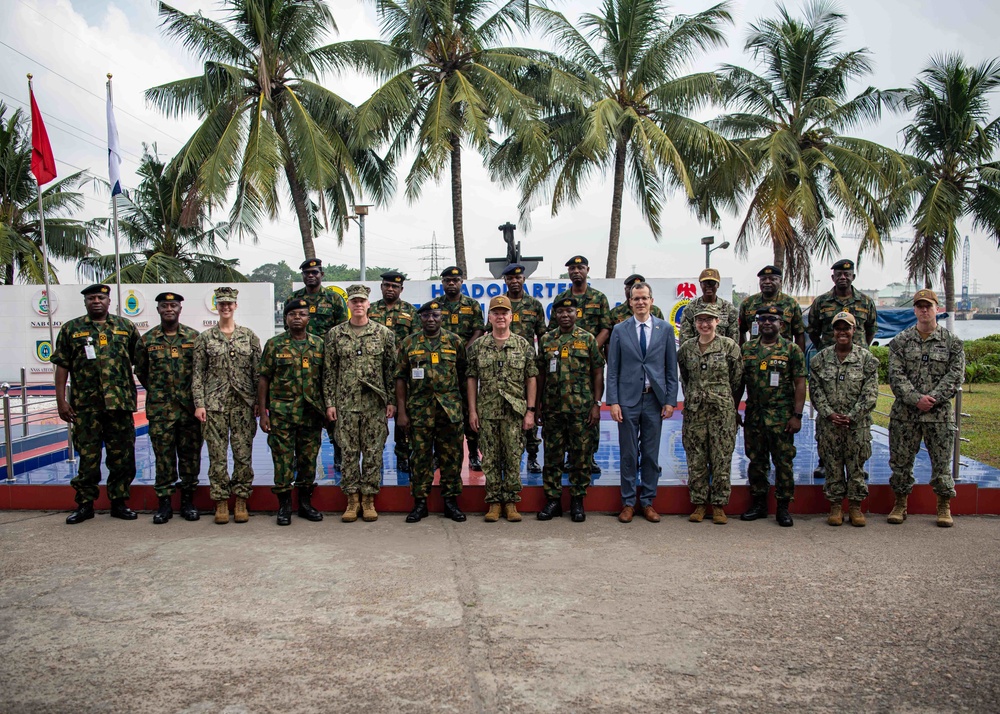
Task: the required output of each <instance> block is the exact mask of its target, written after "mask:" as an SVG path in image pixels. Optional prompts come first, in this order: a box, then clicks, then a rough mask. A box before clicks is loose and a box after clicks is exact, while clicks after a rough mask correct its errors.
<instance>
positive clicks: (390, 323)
mask: <svg viewBox="0 0 1000 714" xmlns="http://www.w3.org/2000/svg"><path fill="white" fill-rule="evenodd" d="M385 326H386V327H392V318H391V317H387V318H385Z"/></svg>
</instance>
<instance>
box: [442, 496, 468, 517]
mask: <svg viewBox="0 0 1000 714" xmlns="http://www.w3.org/2000/svg"><path fill="white" fill-rule="evenodd" d="M444 517H445V518H450V519H451V520H453V521H455V522H456V523H465V514H464V513H462V509H461V508H459V507H458V500H457V499H455V498H446V499H444Z"/></svg>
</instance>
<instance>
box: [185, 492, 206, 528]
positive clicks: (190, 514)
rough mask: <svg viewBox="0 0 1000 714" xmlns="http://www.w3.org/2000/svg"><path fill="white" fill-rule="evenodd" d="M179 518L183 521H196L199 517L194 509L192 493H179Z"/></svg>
mask: <svg viewBox="0 0 1000 714" xmlns="http://www.w3.org/2000/svg"><path fill="white" fill-rule="evenodd" d="M181 518H183V519H184V520H185V521H197V520H198V519H199V518H201V516H199V515H198V509H197V508H195V507H194V491H181Z"/></svg>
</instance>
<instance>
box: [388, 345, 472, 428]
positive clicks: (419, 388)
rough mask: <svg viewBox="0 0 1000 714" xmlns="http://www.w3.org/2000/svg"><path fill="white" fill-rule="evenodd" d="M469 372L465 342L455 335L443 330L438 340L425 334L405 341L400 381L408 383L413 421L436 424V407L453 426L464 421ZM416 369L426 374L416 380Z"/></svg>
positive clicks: (408, 404) (408, 405) (408, 406)
mask: <svg viewBox="0 0 1000 714" xmlns="http://www.w3.org/2000/svg"><path fill="white" fill-rule="evenodd" d="M467 369H468V362H467V359H466V352H465V342H464V341H463V340H462V338H461V337H459V336H458V335H456V334H455V333H453V332H448V331H447V330H441V332H440V333H439V334H438V336H437V337H428V336H427V335H425V334H424V333H423V332H422V331H421V332H419V333H417V334H415V335H410V336H409V337H407V338H406V339H404V340H403V343H402V345H400V347H399V360H398V364H397V367H396V379H398V380H401V381H403V382H404V383H405V384H406V412H407V415H408V416H409V417H410V421H411V422H413V423H422V424H424V425H427V424H432V423H433V422H432V421H431V420H432V419H433V418H434V408H435V405H437V406H440V407H441V409H443V410H444V412H445V414H447V415H448V418H449V419H450V420H451V422H452V423H453V424H457V423H458V422H460V421H462V392H461V391H460V390H461V389H463V388H464V387H465V373H466V370H467ZM414 370H423V375H422V376H420V377H419V378H417V377H414ZM417 374H418V375H420V373H419V372H417Z"/></svg>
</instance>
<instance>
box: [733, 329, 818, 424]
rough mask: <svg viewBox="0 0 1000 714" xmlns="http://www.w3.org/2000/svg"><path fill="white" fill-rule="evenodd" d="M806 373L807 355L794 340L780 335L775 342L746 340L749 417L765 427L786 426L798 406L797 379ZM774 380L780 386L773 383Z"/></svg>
mask: <svg viewBox="0 0 1000 714" xmlns="http://www.w3.org/2000/svg"><path fill="white" fill-rule="evenodd" d="M772 375H777V376H776V377H772ZM805 376H806V358H805V355H803V354H802V350H800V349H799V346H798V345H797V344H795V343H794V342H792V341H791V340H786V339H785V338H784V337H780V336H779V337H778V341H777V343H775V344H773V345H765V344H764V343H763V342H761V341H760V340H759V339H753V340H750V341H749V342H745V343H743V383H744V384H745V385H746V388H747V419H748V420H750V421H755V420H756V421H760V422H762V423H763V425H764V426H784V425H785V423H786V422H787V421H788V420H789V419H790V418H791V416H792V413H793V411H794V408H795V379H796V378H797V377H803V378H804V377H805ZM772 380H776V381H777V384H776V386H771V385H772V383H773V382H772Z"/></svg>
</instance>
